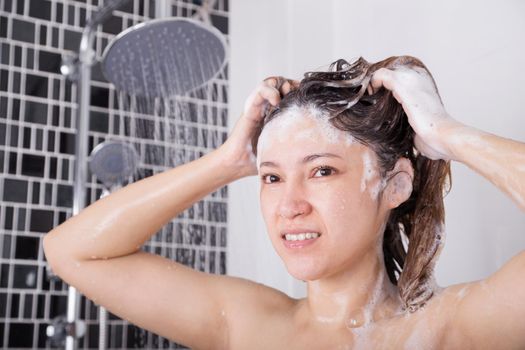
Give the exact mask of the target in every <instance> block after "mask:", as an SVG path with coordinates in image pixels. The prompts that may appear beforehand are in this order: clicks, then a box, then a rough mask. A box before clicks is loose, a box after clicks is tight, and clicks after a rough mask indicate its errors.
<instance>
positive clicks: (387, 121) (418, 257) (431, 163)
mask: <svg viewBox="0 0 525 350" xmlns="http://www.w3.org/2000/svg"><path fill="white" fill-rule="evenodd" d="M400 66H408V67H419V68H422V69H424V70H426V71H427V72H428V69H427V68H426V67H425V66H424V65H423V63H422V62H421V61H419V60H418V59H416V58H414V57H410V56H401V57H390V58H387V59H385V60H383V61H380V62H377V63H372V64H371V63H368V62H367V61H366V60H364V59H363V58H359V59H358V60H356V61H354V62H353V63H349V62H347V61H345V60H343V59H340V60H337V61H335V62H334V63H332V64H331V65H330V68H329V69H328V71H323V72H308V73H306V74H305V76H304V79H303V80H302V81H301V82H300V84H299V86H298V87H296V88H295V89H293V90H292V91H290V92H289V93H288V94H287V95H285V96H282V99H281V102H280V104H279V105H278V106H277V107H276V108H273V109H269V110H267V111H266V112H265V116H264V118H263V120H262V122H261V124H260V127H259V128H258V130H257V132H256V134H255V136H254V138H253V139H252V146H253V149H254V151H255V152H256V151H257V140H258V137H259V135H260V133H261V131H262V129H263V128H264V125H266V124H267V123H268V122H269V121H270V120H272V119H273V118H275V117H277V116H279V115H281V114H282V113H283V112H284V111H286V110H287V109H290V108H292V107H300V108H301V107H302V108H304V109H305V110H309V109H311V108H315V109H318V110H320V111H322V112H324V113H325V114H327V116H328V118H329V121H330V122H331V124H332V125H333V126H334V127H336V128H338V129H340V130H343V131H348V132H349V133H350V134H351V135H352V136H353V137H354V138H355V139H356V140H357V141H359V142H360V143H362V144H364V145H366V146H368V147H370V148H371V149H372V150H373V151H374V152H375V153H376V155H377V158H378V163H379V168H380V172H381V176H383V177H386V176H387V175H388V174H389V171H391V170H393V169H394V166H395V164H396V162H397V160H398V159H400V158H402V157H405V158H407V159H409V160H410V162H411V164H412V167H413V168H414V180H413V184H412V187H413V191H412V193H411V195H410V198H409V199H408V200H407V201H405V202H404V203H402V204H401V205H399V206H398V207H397V208H394V209H392V210H391V212H390V215H389V217H388V221H387V223H386V226H385V231H384V234H383V256H384V262H385V267H386V271H387V274H388V277H389V279H390V281H391V282H392V283H393V284H395V285H397V286H398V290H399V294H400V298H401V300H402V302H403V307H404V309H408V310H409V311H415V310H417V309H419V308H420V307H422V306H423V305H424V304H425V303H426V302H427V301H428V300H429V299H430V298H431V297H432V295H433V288H432V287H433V284H434V276H433V271H434V264H435V261H436V259H437V257H438V255H439V251H440V248H441V246H442V244H443V241H444V237H443V234H444V232H443V225H444V216H445V211H444V204H443V197H444V195H445V192H446V191H449V190H450V184H451V183H450V165H449V163H448V162H446V161H443V160H431V159H429V158H426V157H425V156H423V155H422V154H420V153H419V152H418V151H417V150H416V148H415V146H414V135H415V132H414V130H413V129H412V127H411V126H410V124H409V122H408V118H407V116H406V114H405V112H404V110H403V108H402V106H401V105H400V104H399V103H398V102H397V101H396V99H395V98H394V96H393V95H392V93H391V92H390V91H388V90H387V89H385V88H381V89H379V90H378V91H375V92H374V93H372V94H368V93H367V87H368V85H369V83H370V79H371V77H372V75H373V73H374V72H375V71H376V70H378V69H379V68H383V67H384V68H389V69H395V68H396V67H400ZM428 73H429V74H430V72H428ZM277 80H278V85H281V84H282V83H283V82H284V81H285V80H283V79H282V78H278V79H277ZM434 86H435V84H434ZM436 91H437V88H436ZM391 176H392V175H391ZM403 240H405V242H408V244H407V245H408V249H405V245H406V244H405V245H404V244H403Z"/></svg>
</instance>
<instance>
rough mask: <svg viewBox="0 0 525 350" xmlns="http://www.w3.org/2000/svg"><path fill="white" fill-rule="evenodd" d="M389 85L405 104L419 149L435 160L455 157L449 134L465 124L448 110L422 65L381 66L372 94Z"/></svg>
mask: <svg viewBox="0 0 525 350" xmlns="http://www.w3.org/2000/svg"><path fill="white" fill-rule="evenodd" d="M381 87H385V88H386V89H388V90H390V91H392V94H393V96H394V98H395V99H396V100H397V101H398V102H399V103H400V104H401V105H402V106H403V109H404V110H405V113H406V114H407V116H408V121H409V123H410V125H411V126H412V128H413V129H414V131H415V132H416V136H415V139H414V143H415V145H416V148H417V149H418V151H419V152H421V153H422V154H423V155H424V156H426V157H428V158H431V159H444V160H450V159H453V155H452V152H451V149H450V147H448V145H447V139H448V136H450V135H451V133H452V132H453V130H455V129H457V128H460V127H463V126H464V125H463V124H461V123H460V122H458V121H456V120H455V119H453V118H452V117H450V116H449V115H448V113H447V112H446V110H445V108H444V106H443V103H442V102H441V98H440V97H439V94H438V92H437V88H436V86H435V83H434V80H433V79H432V77H431V76H430V74H429V73H428V71H427V70H426V69H424V68H422V67H409V66H408V65H398V66H396V67H394V68H380V69H378V70H377V71H376V72H375V73H374V75H373V76H372V80H371V83H370V85H369V93H373V92H374V91H377V90H378V89H379V88H381Z"/></svg>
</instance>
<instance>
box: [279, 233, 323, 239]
mask: <svg viewBox="0 0 525 350" xmlns="http://www.w3.org/2000/svg"><path fill="white" fill-rule="evenodd" d="M317 237H319V233H317V232H308V233H299V234H296V235H294V234H291V233H287V234H286V235H285V236H284V238H286V240H287V241H304V240H306V239H314V238H317Z"/></svg>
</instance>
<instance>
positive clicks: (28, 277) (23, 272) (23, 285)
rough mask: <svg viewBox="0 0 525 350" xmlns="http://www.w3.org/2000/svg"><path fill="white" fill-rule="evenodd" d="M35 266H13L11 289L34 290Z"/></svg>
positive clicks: (35, 284) (35, 281)
mask: <svg viewBox="0 0 525 350" xmlns="http://www.w3.org/2000/svg"><path fill="white" fill-rule="evenodd" d="M37 270H38V268H37V266H31V265H15V271H14V274H13V277H14V278H13V287H14V288H20V289H34V288H36V286H37Z"/></svg>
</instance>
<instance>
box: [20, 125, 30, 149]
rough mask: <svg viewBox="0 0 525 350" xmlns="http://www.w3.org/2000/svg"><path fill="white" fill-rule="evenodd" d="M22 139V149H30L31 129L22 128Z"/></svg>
mask: <svg viewBox="0 0 525 350" xmlns="http://www.w3.org/2000/svg"><path fill="white" fill-rule="evenodd" d="M23 133H24V137H23V142H22V147H24V148H30V147H31V128H28V127H24V131H23Z"/></svg>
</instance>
